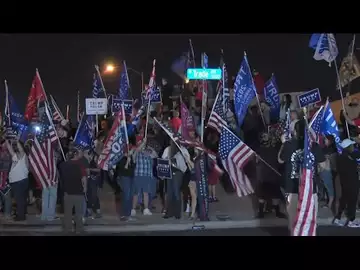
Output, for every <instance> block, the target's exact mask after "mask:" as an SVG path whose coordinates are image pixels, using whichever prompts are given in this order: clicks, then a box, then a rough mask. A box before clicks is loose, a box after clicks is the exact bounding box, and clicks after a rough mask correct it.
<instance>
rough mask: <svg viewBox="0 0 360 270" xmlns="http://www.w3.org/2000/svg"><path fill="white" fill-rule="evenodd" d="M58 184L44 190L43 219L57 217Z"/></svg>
mask: <svg viewBox="0 0 360 270" xmlns="http://www.w3.org/2000/svg"><path fill="white" fill-rule="evenodd" d="M56 201H57V186H53V187H47V188H43V190H42V211H41V219H42V220H53V219H54V218H55V217H56Z"/></svg>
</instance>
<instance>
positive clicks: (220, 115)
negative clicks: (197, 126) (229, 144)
mask: <svg viewBox="0 0 360 270" xmlns="http://www.w3.org/2000/svg"><path fill="white" fill-rule="evenodd" d="M222 91H223V89H220V91H219V92H218V93H217V95H216V99H215V103H214V106H213V109H212V111H211V113H210V117H209V121H208V124H207V125H208V126H209V127H212V128H214V129H216V130H217V132H219V133H220V132H221V128H222V126H227V122H226V115H225V112H224V109H223V95H222Z"/></svg>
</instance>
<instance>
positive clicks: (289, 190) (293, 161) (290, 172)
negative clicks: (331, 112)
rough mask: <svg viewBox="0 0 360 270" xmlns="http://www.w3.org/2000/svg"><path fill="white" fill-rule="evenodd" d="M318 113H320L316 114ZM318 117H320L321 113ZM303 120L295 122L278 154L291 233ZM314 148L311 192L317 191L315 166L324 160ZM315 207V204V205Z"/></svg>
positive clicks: (298, 188)
mask: <svg viewBox="0 0 360 270" xmlns="http://www.w3.org/2000/svg"><path fill="white" fill-rule="evenodd" d="M318 115H320V114H318ZM319 117H322V116H321V115H320V116H319ZM305 126H306V123H305V120H303V119H301V120H299V121H297V122H296V123H295V126H294V132H293V136H292V138H291V140H290V141H284V137H282V140H283V144H284V146H283V150H282V151H281V153H280V155H279V158H278V160H279V162H280V163H281V164H285V179H284V180H285V181H284V182H285V193H286V197H287V202H288V204H287V212H288V220H289V222H288V225H289V231H290V232H291V235H293V230H294V224H295V222H296V218H297V209H298V203H299V190H300V186H301V185H300V184H301V181H302V180H301V179H302V176H303V174H301V173H300V172H301V170H300V168H302V166H303V163H304V147H305V144H304V142H305V139H306V138H305ZM315 149H317V148H313V147H311V151H310V152H309V155H310V158H311V160H312V166H311V174H310V176H311V179H310V181H312V182H311V183H312V185H311V186H312V188H313V189H312V190H311V191H309V192H310V193H311V194H315V195H316V193H317V186H316V182H315V180H314V179H315V177H314V176H315V174H316V168H317V165H318V164H319V163H322V162H324V161H325V157H324V156H323V155H322V154H321V153H320V152H319V151H316V150H315ZM316 204H317V202H316ZM316 207H317V206H316Z"/></svg>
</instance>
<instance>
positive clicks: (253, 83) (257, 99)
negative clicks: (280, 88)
mask: <svg viewBox="0 0 360 270" xmlns="http://www.w3.org/2000/svg"><path fill="white" fill-rule="evenodd" d="M244 57H246V58H247V56H246V52H245V51H244ZM246 62H247V64H248V65H249V70H250V76H251V82H252V85H253V86H254V89H253V90H254V91H255V96H256V101H257V104H258V107H259V112H260V116H261V120H262V122H263V124H264V128H265V130H267V127H266V123H265V119H264V115H263V113H262V111H261V106H260V100H259V96H258V94H257V90H256V86H255V82H254V78H253V76H252V74H251V69H250V64H249V61H248V60H247V61H246Z"/></svg>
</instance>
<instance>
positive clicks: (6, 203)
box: [0, 191, 12, 217]
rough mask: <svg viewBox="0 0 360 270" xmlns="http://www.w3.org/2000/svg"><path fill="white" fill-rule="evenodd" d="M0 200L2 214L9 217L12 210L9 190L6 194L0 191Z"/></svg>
mask: <svg viewBox="0 0 360 270" xmlns="http://www.w3.org/2000/svg"><path fill="white" fill-rule="evenodd" d="M0 200H1V204H2V207H3V209H4V216H6V217H10V216H11V210H12V200H11V191H10V192H8V193H7V194H3V193H1V192H0Z"/></svg>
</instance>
